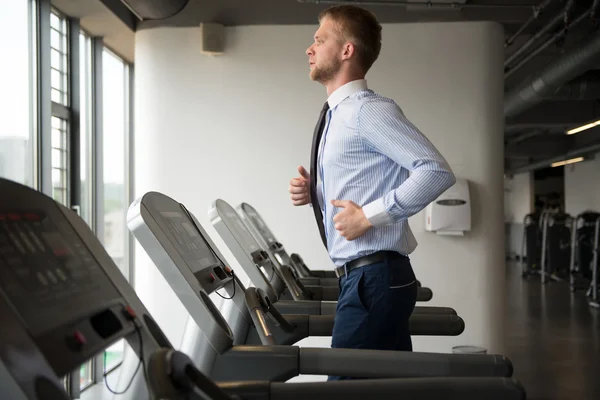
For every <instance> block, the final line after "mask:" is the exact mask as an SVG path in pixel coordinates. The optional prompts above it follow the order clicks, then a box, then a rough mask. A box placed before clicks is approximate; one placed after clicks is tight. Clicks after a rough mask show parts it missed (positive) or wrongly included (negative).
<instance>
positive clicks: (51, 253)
mask: <svg viewBox="0 0 600 400" xmlns="http://www.w3.org/2000/svg"><path fill="white" fill-rule="evenodd" d="M57 212H58V211H57ZM54 215H55V214H46V213H44V212H42V211H38V210H27V211H23V210H19V211H15V210H1V209H0V288H1V289H2V290H3V291H4V293H5V294H6V296H7V298H8V299H9V300H10V302H11V303H12V305H13V307H15V309H16V311H17V312H18V314H19V315H20V316H21V317H22V318H23V320H24V322H25V323H26V324H27V326H28V328H29V330H30V331H31V333H32V334H33V335H40V334H42V333H43V332H45V331H49V330H51V329H53V328H55V327H57V326H60V325H63V324H65V323H68V322H69V321H72V320H73V319H74V318H77V317H78V316H80V315H82V314H84V313H85V312H88V311H90V310H87V309H86V307H87V306H89V305H93V304H103V302H104V301H111V300H112V299H115V298H119V297H120V296H119V293H118V292H117V290H116V288H115V287H114V286H113V285H112V283H111V282H110V281H109V280H108V277H107V276H106V275H105V274H104V272H103V270H102V269H101V268H100V266H99V265H98V262H97V261H96V259H95V258H94V257H93V256H92V254H91V253H90V251H89V250H88V248H87V247H86V246H85V245H84V244H83V242H82V241H81V239H80V238H79V236H78V235H77V233H76V232H75V230H74V229H73V228H72V227H71V225H70V224H69V222H67V221H66V220H65V219H64V216H63V215H62V214H60V215H57V216H56V217H54ZM0 329H1V328H0Z"/></svg>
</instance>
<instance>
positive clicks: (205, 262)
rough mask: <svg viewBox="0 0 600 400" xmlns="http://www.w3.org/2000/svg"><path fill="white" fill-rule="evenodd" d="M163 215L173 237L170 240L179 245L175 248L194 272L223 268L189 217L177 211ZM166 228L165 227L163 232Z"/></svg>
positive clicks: (168, 230)
mask: <svg viewBox="0 0 600 400" xmlns="http://www.w3.org/2000/svg"><path fill="white" fill-rule="evenodd" d="M161 215H162V217H163V218H164V221H165V224H166V228H167V229H166V231H167V232H168V234H170V235H169V236H171V237H170V240H171V241H172V242H173V243H177V244H178V245H179V246H175V247H176V249H177V252H178V253H179V255H180V256H181V257H183V259H184V260H185V262H186V263H187V265H188V266H189V267H190V269H191V270H192V272H194V273H196V272H199V271H202V270H205V269H207V268H212V267H216V266H222V264H221V262H220V261H219V260H218V259H217V258H216V257H215V255H214V254H213V252H212V251H211V250H210V248H209V246H208V243H206V240H205V239H204V238H203V237H202V235H201V234H200V232H199V231H198V230H197V229H196V227H195V226H194V225H193V224H192V222H191V221H190V219H189V218H188V217H187V215H185V214H184V213H183V212H177V211H168V212H161ZM164 228H165V227H164V226H163V230H164ZM167 232H166V233H167Z"/></svg>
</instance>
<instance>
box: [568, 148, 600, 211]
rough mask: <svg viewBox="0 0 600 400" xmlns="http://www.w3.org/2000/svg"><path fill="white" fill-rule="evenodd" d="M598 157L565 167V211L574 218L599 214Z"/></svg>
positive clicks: (599, 175)
mask: <svg viewBox="0 0 600 400" xmlns="http://www.w3.org/2000/svg"><path fill="white" fill-rule="evenodd" d="M599 171H600V157H599V155H597V156H596V158H595V159H593V160H589V161H583V162H580V163H577V164H572V165H566V166H565V210H566V212H568V213H569V214H571V215H573V216H576V215H578V214H580V213H582V212H584V211H588V210H593V211H596V212H600V174H599V173H598V172H599Z"/></svg>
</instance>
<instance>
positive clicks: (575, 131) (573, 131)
mask: <svg viewBox="0 0 600 400" xmlns="http://www.w3.org/2000/svg"><path fill="white" fill-rule="evenodd" d="M598 125H600V119H599V120H598V121H594V122H590V123H589V124H585V125H581V126H580V127H577V128H573V129H569V130H568V131H567V135H574V134H576V133H579V132H581V131H585V130H586V129H592V128H593V127H595V126H598Z"/></svg>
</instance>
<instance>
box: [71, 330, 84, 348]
mask: <svg viewBox="0 0 600 400" xmlns="http://www.w3.org/2000/svg"><path fill="white" fill-rule="evenodd" d="M73 338H74V339H75V341H76V342H77V343H79V344H80V345H84V344H86V343H87V339H86V338H85V336H83V333H81V332H80V331H75V333H74V334H73Z"/></svg>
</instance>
